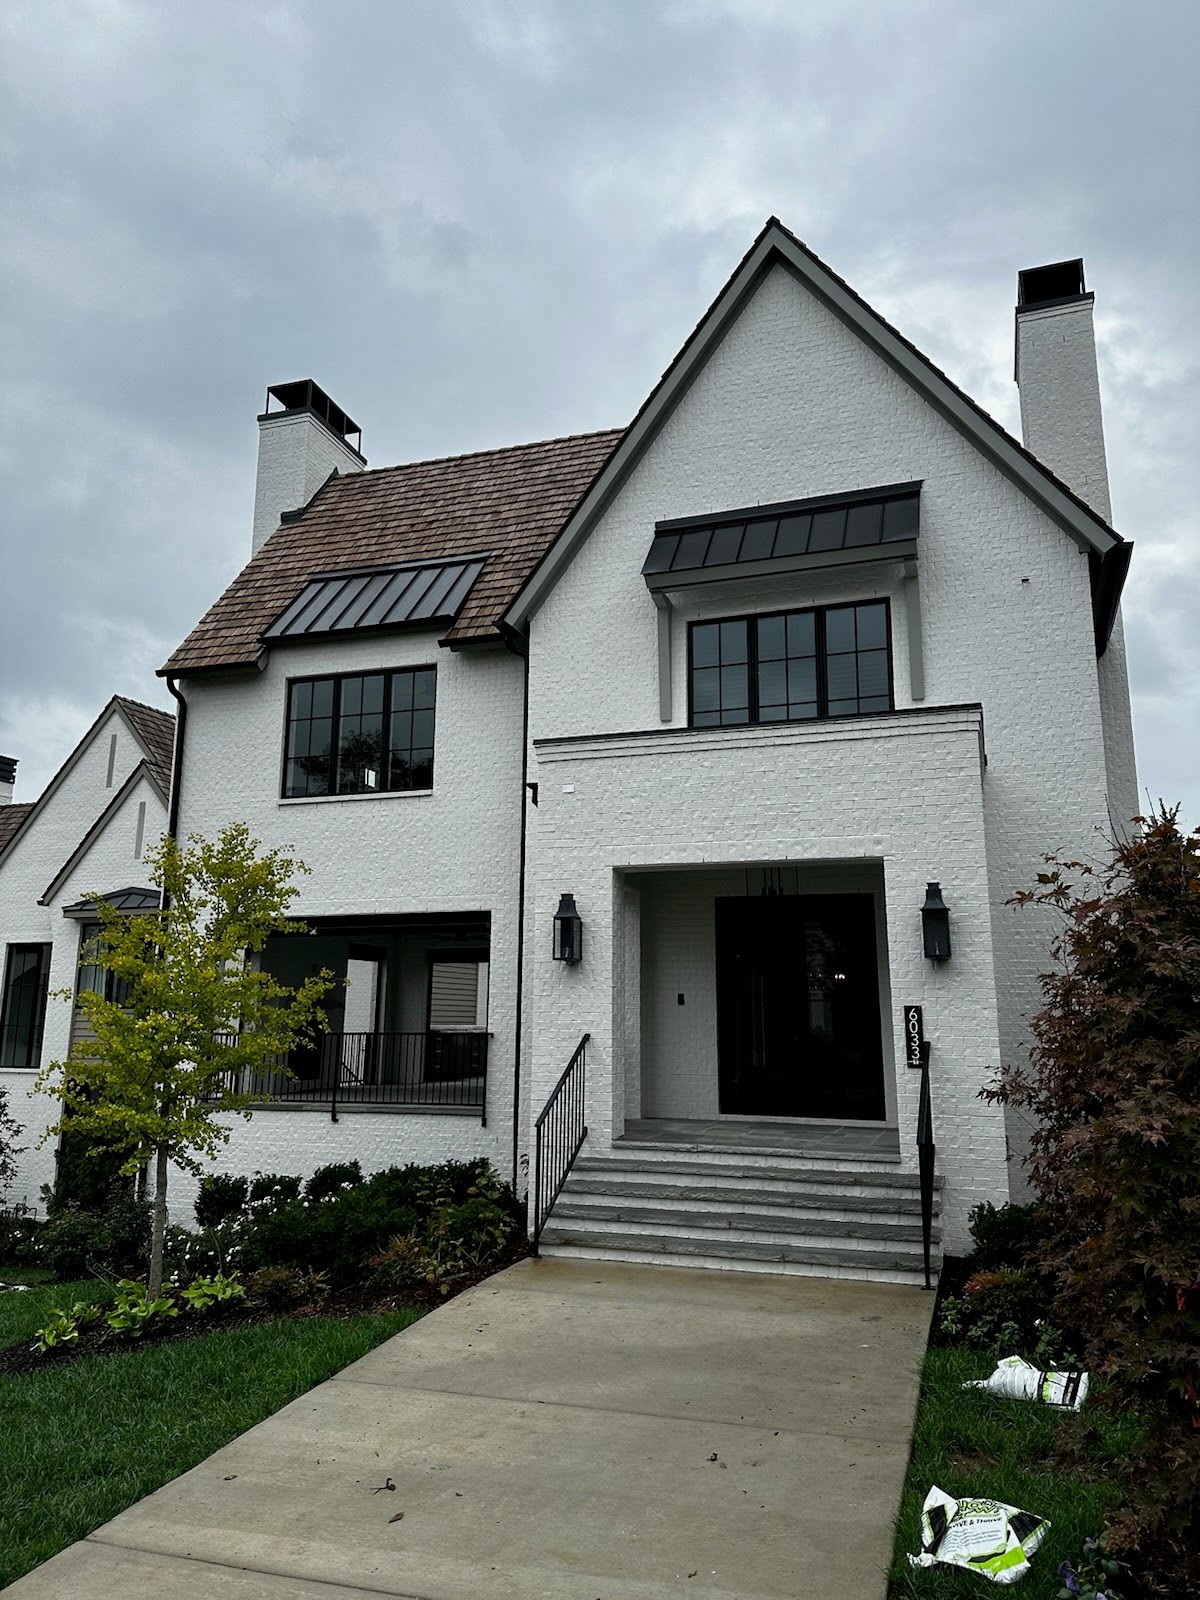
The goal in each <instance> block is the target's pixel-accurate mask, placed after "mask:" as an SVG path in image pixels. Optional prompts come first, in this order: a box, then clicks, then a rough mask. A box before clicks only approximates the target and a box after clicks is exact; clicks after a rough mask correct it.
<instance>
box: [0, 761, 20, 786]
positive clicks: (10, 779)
mask: <svg viewBox="0 0 1200 1600" xmlns="http://www.w3.org/2000/svg"><path fill="white" fill-rule="evenodd" d="M16 781H17V758H16V756H0V783H16Z"/></svg>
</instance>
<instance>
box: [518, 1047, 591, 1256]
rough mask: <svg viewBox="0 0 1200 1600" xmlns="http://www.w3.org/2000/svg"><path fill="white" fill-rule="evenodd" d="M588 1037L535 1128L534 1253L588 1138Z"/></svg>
mask: <svg viewBox="0 0 1200 1600" xmlns="http://www.w3.org/2000/svg"><path fill="white" fill-rule="evenodd" d="M591 1037H592V1036H591V1034H590V1033H585V1034H584V1036H583V1038H582V1039H580V1041H579V1043H578V1044H577V1045H576V1046H575V1054H574V1055H573V1056H572V1057H571V1059H570V1061H568V1062H567V1065H566V1068H565V1070H564V1072H563V1075H562V1077H561V1078H560V1079H559V1080H558V1082H557V1083H556V1084H555V1085H554V1088H553V1089H552V1090H551V1092H550V1098H549V1099H548V1100H547V1101H546V1104H545V1105H544V1106H543V1107H542V1113H541V1115H540V1116H539V1117H538V1119H537V1122H536V1123H535V1124H534V1161H535V1166H534V1172H533V1253H534V1255H537V1253H538V1241H539V1240H540V1239H541V1237H542V1229H543V1228H544V1227H545V1225H546V1218H547V1217H548V1216H549V1215H550V1212H551V1209H552V1208H553V1205H554V1202H555V1201H556V1200H557V1199H558V1197H559V1194H560V1193H561V1191H562V1186H563V1184H564V1183H565V1182H566V1181H567V1173H568V1172H570V1170H571V1168H572V1166H573V1165H574V1164H575V1157H576V1156H577V1155H578V1154H579V1151H580V1147H581V1146H582V1144H583V1141H584V1140H585V1139H586V1138H587V1123H586V1121H585V1120H584V1118H585V1116H586V1114H587V1106H586V1088H587V1081H586V1080H587V1044H588V1040H589V1039H590V1038H591Z"/></svg>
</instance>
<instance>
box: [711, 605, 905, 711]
mask: <svg viewBox="0 0 1200 1600" xmlns="http://www.w3.org/2000/svg"><path fill="white" fill-rule="evenodd" d="M689 649H690V659H689V668H688V694H689V718H690V722H691V725H692V727H694V728H717V727H727V726H729V725H731V724H736V723H746V722H796V721H804V720H807V719H810V718H814V717H843V716H858V715H865V714H867V713H869V712H872V711H890V710H891V709H892V704H893V701H892V633H891V615H890V612H889V609H888V602H887V601H886V600H868V601H864V602H862V603H860V604H854V605H842V606H816V607H813V608H811V609H809V610H805V611H777V612H772V613H770V614H768V615H766V616H760V617H733V618H725V619H722V620H721V621H719V622H693V623H692V625H691V628H690V630H689Z"/></svg>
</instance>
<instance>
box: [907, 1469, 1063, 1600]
mask: <svg viewBox="0 0 1200 1600" xmlns="http://www.w3.org/2000/svg"><path fill="white" fill-rule="evenodd" d="M1049 1527H1050V1524H1049V1523H1048V1522H1047V1521H1046V1520H1045V1518H1044V1517H1035V1516H1034V1515H1033V1514H1032V1512H1029V1511H1018V1509H1017V1507H1016V1506H1007V1505H1005V1504H1004V1502H1003V1500H985V1499H982V1498H980V1497H978V1496H977V1497H975V1498H972V1499H970V1500H952V1499H951V1498H950V1496H949V1495H948V1494H945V1493H944V1492H943V1491H942V1490H941V1489H939V1488H937V1487H936V1486H935V1487H934V1488H932V1489H930V1491H929V1493H928V1494H927V1495H926V1496H925V1505H924V1507H923V1508H922V1511H921V1554H920V1555H919V1556H909V1558H908V1559H909V1561H910V1562H911V1563H912V1565H913V1566H914V1567H932V1566H935V1565H936V1564H937V1563H938V1562H941V1563H943V1564H944V1565H946V1566H948V1567H966V1568H967V1569H968V1570H969V1571H971V1572H978V1573H979V1575H980V1577H983V1578H988V1579H990V1581H991V1582H992V1583H1017V1582H1019V1580H1020V1579H1021V1578H1023V1577H1024V1576H1025V1574H1026V1573H1027V1572H1028V1571H1029V1557H1030V1556H1031V1555H1032V1554H1033V1553H1034V1551H1035V1550H1036V1549H1037V1548H1038V1546H1039V1545H1040V1544H1041V1542H1042V1540H1043V1539H1044V1538H1045V1537H1046V1534H1047V1532H1048V1530H1049Z"/></svg>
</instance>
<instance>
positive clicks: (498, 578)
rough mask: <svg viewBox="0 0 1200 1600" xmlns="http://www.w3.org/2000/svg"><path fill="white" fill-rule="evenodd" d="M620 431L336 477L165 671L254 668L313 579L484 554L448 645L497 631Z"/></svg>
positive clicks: (245, 571)
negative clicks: (271, 632) (265, 635)
mask: <svg viewBox="0 0 1200 1600" xmlns="http://www.w3.org/2000/svg"><path fill="white" fill-rule="evenodd" d="M621 434H622V430H621V429H619V428H618V429H609V430H606V431H605V432H603V433H582V434H575V435H573V436H571V437H569V438H565V439H545V440H542V441H540V442H539V443H536V444H525V445H513V446H510V447H509V448H507V449H503V450H482V451H479V452H478V453H477V454H474V455H469V456H448V457H444V458H442V459H441V460H438V461H416V462H412V463H411V464H409V465H407V466H400V467H385V468H382V469H379V470H376V471H374V472H362V473H352V474H349V475H348V476H346V477H336V478H331V479H330V480H329V482H328V483H326V484H325V486H324V488H322V489H321V490H320V491H319V492H318V493H317V495H316V496H315V497H314V498H313V500H312V501H310V503H309V505H308V507H307V509H306V510H305V512H304V514H303V515H302V516H301V517H300V518H298V519H297V520H296V521H294V522H287V523H285V524H284V525H283V526H282V527H281V528H280V529H279V530H278V532H276V533H274V534H272V535H271V537H270V538H269V539H268V540H267V542H266V544H264V545H263V547H262V549H261V550H260V551H259V552H258V554H257V555H256V556H254V557H253V559H252V560H251V561H250V562H249V563H248V564H247V565H246V566H245V567H243V568H242V570H241V572H240V573H239V574H238V576H237V577H236V578H235V579H234V580H233V582H232V583H231V584H230V586H229V588H228V589H226V591H225V593H224V594H223V595H222V596H221V598H220V599H219V600H218V601H217V603H216V605H214V606H213V607H212V608H211V610H210V611H209V612H208V613H207V615H206V616H204V617H203V618H201V620H200V621H199V622H198V623H197V624H196V626H195V627H194V628H193V629H192V631H191V633H190V634H189V635H188V637H187V638H186V639H185V640H184V642H183V643H182V644H181V645H180V647H179V649H178V650H176V651H175V653H174V654H173V655H172V656H171V658H170V660H169V661H168V662H167V664H166V665H165V666H164V667H162V668H161V669H160V672H162V673H164V674H165V673H187V672H196V671H201V670H203V669H204V668H206V667H232V666H241V665H250V664H251V663H252V662H254V661H255V660H256V659H257V657H258V655H259V653H260V651H261V645H260V643H259V640H260V636H261V634H262V632H263V629H264V628H266V627H267V626H268V625H269V624H270V623H271V622H272V621H273V620H274V619H275V618H276V617H277V616H278V615H279V613H280V612H281V611H282V610H283V608H284V606H286V605H287V604H288V603H289V602H290V601H292V600H293V599H295V597H296V596H297V595H298V594H299V593H300V591H301V589H302V588H303V587H304V584H305V582H306V581H307V580H308V578H309V577H310V576H311V575H312V574H313V573H314V572H324V571H330V570H336V569H337V568H340V567H352V566H356V565H361V566H382V565H385V564H388V563H392V562H395V563H399V562H404V561H416V560H425V559H430V558H435V557H437V558H441V557H454V556H464V555H479V554H483V553H485V552H486V553H487V554H488V561H487V564H486V566H485V567H484V569H483V572H482V573H481V575H480V577H479V579H478V580H477V582H476V583H475V586H474V587H473V589H472V590H471V592H470V594H469V595H468V596H467V599H466V603H465V604H464V606H463V609H462V611H461V612H460V613H459V616H458V619H457V621H456V622H455V624H454V626H453V627H452V628H451V629H450V630H449V632H448V633H447V635H446V637H447V638H448V639H449V640H451V641H455V642H457V641H462V640H469V639H495V638H497V637H498V635H499V629H498V627H497V624H498V623H499V621H500V619H501V617H502V616H503V615H504V612H505V610H506V609H507V607H508V605H509V604H510V602H511V601H512V600H513V598H514V597H515V595H516V594H517V592H518V590H519V589H520V588H521V586H522V584H523V583H524V582H525V580H526V579H527V578H528V576H529V574H530V573H531V572H532V571H533V569H534V567H535V566H536V565H537V563H538V562H539V561H540V560H541V558H542V556H543V555H544V554H545V552H546V551H547V550H548V549H549V547H550V545H551V544H553V542H554V540H555V538H556V536H557V534H558V532H559V530H560V528H561V527H562V525H563V523H564V522H565V521H566V519H567V517H568V515H569V514H570V512H571V511H572V510H574V508H575V506H576V504H577V503H578V501H579V500H580V498H581V496H582V495H583V493H584V492H585V490H586V489H587V488H588V486H589V484H590V483H591V481H592V479H593V478H594V477H595V476H596V473H597V472H598V471H599V470H600V468H601V467H602V466H603V464H604V462H605V461H606V460H607V459H608V457H609V455H611V453H612V451H613V448H614V447H615V445H616V444H617V441H618V440H619V439H620V438H621Z"/></svg>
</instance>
